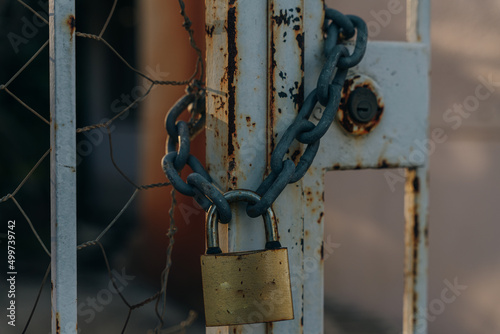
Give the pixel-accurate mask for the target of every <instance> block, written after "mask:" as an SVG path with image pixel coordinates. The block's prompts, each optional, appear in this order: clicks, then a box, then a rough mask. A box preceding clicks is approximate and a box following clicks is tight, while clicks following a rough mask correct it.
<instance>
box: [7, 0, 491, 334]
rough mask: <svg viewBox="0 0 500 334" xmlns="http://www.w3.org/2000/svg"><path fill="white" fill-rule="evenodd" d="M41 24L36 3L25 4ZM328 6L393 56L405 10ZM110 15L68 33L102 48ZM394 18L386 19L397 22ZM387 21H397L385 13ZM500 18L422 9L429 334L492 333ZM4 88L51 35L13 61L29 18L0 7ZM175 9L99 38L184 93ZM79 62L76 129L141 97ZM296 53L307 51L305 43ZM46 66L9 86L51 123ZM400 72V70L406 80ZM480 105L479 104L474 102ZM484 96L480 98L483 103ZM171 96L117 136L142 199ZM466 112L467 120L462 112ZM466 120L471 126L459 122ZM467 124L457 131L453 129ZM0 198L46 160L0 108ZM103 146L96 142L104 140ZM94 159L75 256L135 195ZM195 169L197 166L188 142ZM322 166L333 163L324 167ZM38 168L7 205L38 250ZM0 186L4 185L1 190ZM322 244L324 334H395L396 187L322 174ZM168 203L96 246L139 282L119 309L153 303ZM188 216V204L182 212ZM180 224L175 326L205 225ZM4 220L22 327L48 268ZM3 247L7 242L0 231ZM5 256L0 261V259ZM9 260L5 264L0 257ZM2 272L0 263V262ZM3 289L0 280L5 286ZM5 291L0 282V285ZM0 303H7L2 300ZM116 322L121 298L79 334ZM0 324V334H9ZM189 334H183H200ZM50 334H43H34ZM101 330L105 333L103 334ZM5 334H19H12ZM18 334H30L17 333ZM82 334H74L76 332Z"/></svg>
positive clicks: (96, 276)
mask: <svg viewBox="0 0 500 334" xmlns="http://www.w3.org/2000/svg"><path fill="white" fill-rule="evenodd" d="M27 3H28V4H29V5H31V6H33V7H34V8H36V10H40V11H42V12H43V11H45V13H46V2H37V1H34V0H33V1H27ZM327 5H328V6H330V7H333V8H336V9H339V10H340V11H342V12H344V13H349V14H356V15H359V16H362V17H363V18H364V19H365V20H366V21H367V23H368V24H369V27H371V30H370V33H371V35H370V38H371V39H372V40H400V41H402V40H404V39H405V13H406V6H405V3H404V1H402V0H401V1H398V0H372V1H361V0H335V1H330V0H328V1H327ZM111 6H112V2H111V1H109V2H102V1H97V0H87V1H83V2H82V1H80V2H78V7H77V30H78V31H86V32H91V33H96V34H97V33H98V32H99V31H100V29H101V27H102V25H103V24H104V21H105V19H106V16H107V14H108V12H109V10H110V9H111ZM186 6H187V11H188V14H189V15H190V17H191V20H192V21H193V24H194V25H193V27H194V29H195V31H196V39H197V42H198V44H199V45H201V46H203V45H204V41H203V36H204V23H203V1H186ZM393 6H396V7H393ZM389 8H401V10H400V11H399V10H398V13H396V14H394V13H390V12H389V13H390V14H389V15H387V13H388V9H389ZM499 13H500V3H499V2H498V1H494V0H483V1H481V2H478V1H465V0H455V1H452V0H442V1H433V2H432V87H431V88H432V94H431V97H432V100H431V110H430V126H431V130H432V129H434V128H442V129H444V130H445V133H446V138H447V140H446V141H445V142H444V143H442V144H437V145H436V146H435V149H434V150H433V152H432V155H431V158H430V159H431V167H430V168H431V169H430V182H431V185H430V196H431V197H430V198H431V202H430V260H429V261H430V262H429V305H430V311H429V316H428V320H429V333H431V334H440V333H457V334H462V333H463V334H468V333H477V334H483V333H484V334H492V333H500V298H499V297H500V284H498V283H499V280H500V261H499V260H498V254H499V253H500V243H499V242H498V241H497V240H498V237H499V236H500V226H499V225H497V223H498V218H497V217H498V210H499V209H498V205H497V201H498V199H499V198H500V196H499V195H500V190H498V189H499V187H498V184H499V183H500V177H499V176H498V175H497V170H498V169H497V168H499V165H500V159H499V158H498V156H500V154H499V153H500V145H499V141H498V134H497V133H498V130H499V127H500V92H499V90H500V43H499V41H500V29H499V23H498V14H499ZM0 17H1V20H0V46H1V47H0V83H5V82H6V81H7V80H8V79H9V78H10V77H11V76H12V75H13V74H14V73H15V71H16V70H17V69H18V68H20V67H21V66H22V65H23V64H24V62H25V61H26V60H27V59H29V57H31V55H32V54H33V53H34V52H35V51H36V50H37V49H38V48H39V47H40V46H41V44H43V42H44V41H45V40H46V36H47V34H48V29H47V28H46V27H45V28H40V29H39V30H40V31H39V33H37V34H36V35H35V36H34V37H32V38H30V40H29V43H26V44H22V45H20V46H19V48H18V50H16V49H15V48H13V47H12V44H11V43H10V41H9V39H8V38H7V35H8V33H9V32H15V33H17V34H21V29H22V27H23V21H22V19H23V17H28V18H29V19H31V17H32V15H31V14H29V12H26V9H25V8H24V7H22V6H20V5H19V3H17V2H15V1H6V0H4V1H1V2H0ZM181 24H182V18H181V16H180V15H179V14H178V4H177V2H176V1H168V2H165V1H159V0H155V1H153V0H151V1H135V2H134V1H132V0H123V1H119V2H118V5H117V8H116V11H115V14H114V16H113V19H112V20H111V22H110V25H109V28H108V30H107V32H106V34H105V35H104V37H105V38H106V39H107V40H108V41H109V42H110V44H111V45H113V47H115V48H116V49H117V50H118V51H119V52H120V53H121V54H122V55H123V56H124V57H125V58H126V59H127V60H128V61H129V62H131V63H132V64H133V65H134V66H137V67H138V68H139V69H141V70H142V71H146V72H148V73H150V74H152V75H156V76H157V77H158V78H159V79H161V80H171V79H172V80H178V79H183V78H186V77H188V76H189V75H190V74H191V73H192V70H193V69H194V64H195V60H196V58H195V54H194V52H193V51H192V49H190V47H189V44H188V40H187V35H186V33H185V32H184V30H183V29H182V26H181ZM77 41H78V44H77V45H78V46H77V50H78V51H77V71H78V72H77V74H78V85H77V87H78V105H77V112H78V117H79V118H78V123H79V124H78V126H85V125H89V124H93V123H97V122H99V121H100V120H102V119H103V118H110V117H112V116H114V115H115V114H116V112H117V111H119V110H121V109H120V108H124V107H125V106H126V105H128V104H129V103H130V102H129V101H130V98H133V97H134V96H138V94H140V93H141V92H143V91H144V88H143V87H144V82H143V80H142V79H140V78H139V77H137V76H135V75H134V74H133V73H132V72H130V71H128V70H127V69H126V67H124V66H123V64H122V63H120V62H119V61H117V59H116V57H115V56H114V55H113V54H112V53H110V52H109V50H108V49H107V48H105V47H103V46H102V45H100V44H98V43H97V42H96V41H93V40H87V39H82V38H79V39H78V40H77ZM306 47H307V41H306ZM47 57H48V52H47V50H45V51H44V52H43V53H42V54H41V55H40V57H39V58H38V59H37V60H36V62H34V63H33V64H32V65H30V67H29V69H28V70H29V72H28V71H27V72H26V74H23V75H22V76H20V77H19V78H18V79H17V80H16V81H15V82H14V84H13V86H12V90H13V91H15V92H16V93H17V94H18V95H19V96H20V97H21V98H22V99H23V100H25V101H26V102H27V103H28V104H29V105H30V106H32V107H33V108H35V109H36V110H37V111H38V112H40V114H41V115H43V116H44V117H47V118H48V114H49V111H48V110H49V109H48V60H47ZM409 66H410V65H409ZM479 86H481V87H483V88H481V92H483V93H484V92H486V91H489V92H490V93H491V94H489V96H488V97H487V98H484V99H481V100H479V103H478V104H477V105H472V104H471V101H473V99H472V98H471V97H474V96H476V95H477V87H479ZM485 89H486V90H485ZM182 90H183V88H182V87H177V88H172V87H161V86H159V87H157V88H155V89H154V90H153V91H152V92H151V94H150V95H149V96H148V98H147V99H146V100H144V101H143V102H141V103H140V104H139V106H138V107H134V108H132V109H131V110H130V113H128V114H127V117H124V118H123V119H120V120H119V122H118V123H116V130H114V131H113V143H114V156H115V160H116V162H117V163H118V164H119V165H120V167H121V168H122V169H123V171H124V172H125V173H126V174H127V175H128V176H129V177H130V178H131V179H132V180H134V182H137V183H138V184H143V183H154V182H164V181H165V180H166V179H165V177H164V175H163V173H162V171H161V169H160V159H161V157H162V155H163V153H164V144H165V138H166V134H165V129H164V125H163V119H164V117H165V114H166V112H167V110H168V109H169V107H170V106H171V105H172V103H173V102H174V101H176V100H177V99H178V98H179V97H180V96H181V95H182ZM461 106H463V108H467V109H466V113H464V112H463V111H462V114H460V108H461ZM467 110H468V111H467ZM464 115H465V116H464ZM0 130H1V131H0V136H1V137H0V138H1V140H0V148H1V150H0V154H1V158H0V175H2V182H1V183H0V187H1V191H0V196H3V195H4V194H6V193H8V192H11V191H12V189H14V188H15V187H16V185H17V184H18V183H19V181H20V180H21V179H22V178H23V177H24V175H26V173H27V171H29V169H30V168H31V166H32V165H33V163H34V162H36V160H37V159H38V158H39V157H40V156H41V155H42V154H43V152H44V151H45V150H46V149H47V146H48V126H46V125H45V124H43V122H41V121H40V120H39V119H37V118H36V117H34V116H33V115H32V114H30V113H29V112H28V111H27V110H25V109H24V108H23V107H22V106H20V105H19V104H18V103H17V102H15V101H14V100H12V98H11V97H9V96H7V95H6V94H4V93H3V92H0ZM101 134H102V133H101ZM78 140H79V142H82V141H87V142H91V143H92V150H91V152H89V153H88V154H87V153H85V152H87V151H82V152H80V153H81V154H80V155H81V156H82V159H81V163H80V164H79V166H78V168H79V173H78V177H79V179H78V187H79V188H78V196H79V212H78V219H79V241H80V242H83V241H86V240H89V239H92V238H94V237H95V236H96V235H97V234H98V233H99V232H100V231H101V230H102V228H104V227H105V226H106V225H107V223H108V222H109V221H110V220H111V219H112V218H113V217H114V216H115V215H116V213H117V212H118V211H119V210H120V209H121V208H122V207H123V205H124V204H125V202H126V201H127V200H128V199H129V197H130V195H131V193H132V191H133V187H132V186H131V185H130V184H129V183H127V182H125V181H124V180H123V178H122V177H121V176H120V175H119V173H118V172H117V171H116V170H115V169H114V167H113V165H112V163H111V162H110V159H109V146H108V142H107V138H106V136H103V135H98V132H92V133H89V134H80V135H79V137H78ZM192 147H193V148H192V150H194V154H195V155H197V156H198V157H202V156H203V152H204V144H203V141H202V138H198V139H197V141H196V142H194V143H193V145H192ZM333 153H334V152H332V154H333ZM48 167H49V165H48V162H47V161H46V162H45V163H44V164H42V165H41V167H40V168H41V169H40V170H39V171H38V172H37V173H36V174H35V175H34V176H33V177H32V178H31V179H30V182H28V183H27V184H26V187H27V188H23V191H22V192H20V194H19V195H18V196H17V199H18V201H19V202H20V203H21V204H23V205H24V206H25V209H26V211H27V212H28V214H29V215H30V216H31V218H32V220H33V221H34V224H35V225H36V226H37V229H39V232H40V234H41V236H42V239H43V240H45V241H46V242H48V241H49V239H50V233H49V211H48V210H49V193H48V189H49V188H48V187H49V181H48ZM5 176H6V177H5ZM325 182H326V184H327V191H326V194H325V200H326V203H325V208H326V220H325V238H328V239H329V240H331V241H332V242H335V243H337V244H339V247H338V248H337V249H336V250H335V252H334V253H333V254H332V255H331V256H330V257H329V258H328V259H327V260H326V261H325V266H326V280H325V325H326V327H325V332H326V333H339V334H341V333H342V334H343V333H400V331H401V318H402V293H403V253H404V239H403V232H404V217H403V183H402V182H401V183H397V184H395V185H394V187H391V186H390V185H389V184H388V183H387V181H386V178H385V175H384V171H383V170H369V171H341V172H331V173H329V174H327V177H326V180H325ZM169 196H170V195H169V189H158V190H151V191H147V192H141V193H140V194H139V196H138V198H137V199H136V201H135V202H134V204H133V205H132V206H131V207H130V208H129V209H128V210H127V211H126V214H124V215H123V216H122V217H121V218H120V220H119V225H117V227H116V228H114V229H113V230H112V233H110V234H108V235H107V236H106V238H105V239H104V240H103V243H104V244H105V245H106V247H107V249H108V251H109V254H108V255H109V257H110V261H111V264H112V267H113V268H118V269H120V268H126V270H127V273H130V275H133V276H134V277H135V279H134V281H133V284H131V285H130V287H127V288H126V290H125V292H126V294H127V295H128V296H129V297H130V298H132V299H133V300H135V301H139V300H141V299H143V298H145V297H147V296H149V295H151V294H152V293H154V292H155V291H156V289H157V288H158V287H159V275H160V272H161V270H162V266H164V264H165V249H166V246H167V244H168V241H167V238H166V236H165V233H166V231H167V228H168V206H169V203H170V202H169ZM178 200H179V201H180V203H186V205H188V206H189V207H191V208H192V207H193V205H192V200H190V199H186V198H185V197H183V196H182V195H180V196H178ZM191 213H192V214H191V215H188V217H186V213H185V212H179V211H177V213H176V217H177V225H178V228H179V231H178V234H177V235H176V245H175V248H174V266H173V267H172V272H171V280H170V281H169V284H171V285H169V291H170V292H171V296H170V300H171V304H172V305H171V306H170V307H169V310H170V311H169V312H172V313H170V314H169V316H170V320H169V321H171V323H172V324H174V323H177V322H178V321H180V320H181V319H184V318H185V317H186V314H187V311H188V310H189V309H191V308H194V309H197V310H200V308H201V299H200V297H201V295H200V293H201V288H200V285H199V282H200V281H199V262H198V254H200V253H201V252H203V237H202V231H201V229H202V224H203V214H202V213H201V212H197V211H193V212H191ZM0 219H1V220H2V221H5V220H7V219H16V220H18V221H19V222H20V223H21V224H18V226H19V230H18V231H19V234H20V235H22V236H23V237H22V238H20V239H18V240H19V243H20V245H19V246H18V247H19V250H20V254H19V258H18V260H17V261H18V264H19V266H20V270H19V271H20V272H24V273H26V275H22V276H21V277H20V278H19V283H18V284H19V287H20V288H19V296H18V298H19V300H20V301H21V304H22V310H21V313H20V319H21V320H26V319H27V315H28V313H29V310H30V307H31V305H32V304H33V298H34V296H35V295H36V291H37V289H38V285H39V283H40V280H41V277H42V276H43V273H44V272H45V268H46V265H48V261H49V260H48V258H47V257H46V256H45V257H44V254H43V251H41V249H40V247H39V246H37V243H36V239H34V237H33V236H32V235H31V234H30V233H31V232H30V231H29V228H28V227H27V226H26V224H24V218H23V217H22V215H21V214H20V213H19V211H18V210H17V208H16V207H15V206H14V205H13V204H12V203H10V202H9V203H7V202H6V203H2V204H1V206H0ZM0 233H3V231H0ZM3 247H4V244H1V245H0V248H1V249H2V252H3ZM3 253H4V254H5V252H3ZM2 256H3V255H2ZM3 274H4V273H3V272H2V273H0V275H3ZM2 277H3V276H0V278H2ZM79 279H80V285H79V299H81V300H85V299H86V298H87V297H89V296H90V297H91V296H94V295H95V294H96V292H98V291H99V289H100V288H101V287H102V286H105V285H106V284H108V277H107V273H106V271H105V268H104V264H103V261H102V258H101V257H100V253H99V250H98V249H89V250H85V251H83V252H79ZM455 282H458V284H459V285H460V286H461V288H462V290H460V291H459V293H460V294H459V295H457V296H456V299H455V300H454V301H453V302H450V303H446V304H445V307H444V309H441V308H438V306H439V305H441V304H443V303H440V302H439V301H440V300H441V299H442V292H443V290H444V289H445V288H447V286H448V285H449V284H452V285H453V284H454V283H455ZM49 291H50V289H45V290H44V292H43V294H42V299H41V301H40V303H41V305H43V306H44V307H42V308H39V309H38V310H37V313H36V315H35V318H34V320H33V321H34V324H35V325H36V326H33V327H32V328H31V333H41V332H43V333H45V332H48V319H49V317H50V309H49V308H48V307H47V305H49V304H48V303H50V301H49ZM1 298H2V299H0V302H1V303H2V305H3V303H4V302H5V301H6V298H5V296H3V295H2V297H1ZM138 312H140V316H134V317H133V318H132V320H131V324H130V326H131V327H132V328H131V330H134V329H135V330H143V329H144V328H151V327H154V324H155V317H154V309H153V308H151V307H149V308H148V307H146V308H144V309H141V310H140V311H138ZM126 313H127V309H126V308H124V306H123V303H122V302H121V301H120V300H119V298H115V299H114V300H113V302H112V303H110V304H109V305H107V306H106V308H105V309H104V310H103V312H98V313H97V314H96V317H95V320H92V321H91V322H89V323H87V322H86V321H85V320H87V319H88V318H87V317H83V319H82V321H81V324H82V328H83V329H84V330H85V331H93V332H95V333H109V332H114V331H115V329H116V328H121V325H122V323H123V321H124V318H125V316H126ZM4 326H5V323H4V322H2V323H0V332H2V333H4V332H5V333H10V332H8V331H6V330H7V329H5V327H4ZM202 327H203V326H202V325H200V324H198V325H197V326H196V327H194V328H192V329H191V330H190V331H188V332H192V333H202V332H203V329H202ZM45 329H47V330H45ZM111 330H113V331H111ZM16 333H17V332H16ZM28 333H30V331H28ZM84 333H85V332H84Z"/></svg>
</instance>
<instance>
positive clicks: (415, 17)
mask: <svg viewBox="0 0 500 334" xmlns="http://www.w3.org/2000/svg"><path fill="white" fill-rule="evenodd" d="M406 10H407V15H406V39H407V40H408V42H414V43H415V42H420V43H424V44H426V45H427V46H428V47H430V44H431V28H430V27H431V25H430V22H431V4H430V0H407V6H406Z"/></svg>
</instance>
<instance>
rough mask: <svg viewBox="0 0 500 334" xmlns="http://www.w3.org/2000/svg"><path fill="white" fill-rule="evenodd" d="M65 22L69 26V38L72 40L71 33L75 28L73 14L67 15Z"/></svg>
mask: <svg viewBox="0 0 500 334" xmlns="http://www.w3.org/2000/svg"><path fill="white" fill-rule="evenodd" d="M66 24H67V25H68V27H69V33H70V35H71V40H73V34H74V33H75V30H76V19H75V16H74V15H70V16H68V18H67V19H66Z"/></svg>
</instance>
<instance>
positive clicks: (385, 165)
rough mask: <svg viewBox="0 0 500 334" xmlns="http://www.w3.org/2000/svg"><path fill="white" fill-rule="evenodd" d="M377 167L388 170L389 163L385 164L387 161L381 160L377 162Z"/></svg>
mask: <svg viewBox="0 0 500 334" xmlns="http://www.w3.org/2000/svg"><path fill="white" fill-rule="evenodd" d="M378 167H380V168H388V167H389V163H388V162H387V160H385V159H382V161H380V162H379V164H378Z"/></svg>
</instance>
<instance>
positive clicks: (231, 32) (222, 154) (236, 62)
mask: <svg viewBox="0 0 500 334" xmlns="http://www.w3.org/2000/svg"><path fill="white" fill-rule="evenodd" d="M205 4H206V41H207V131H206V141H207V158H206V160H207V167H208V170H209V172H210V174H211V176H212V178H213V179H214V181H215V183H216V184H217V185H218V186H219V187H220V189H221V190H223V191H225V190H229V189H236V188H246V189H251V190H255V189H256V187H257V186H258V184H260V183H261V182H262V178H263V175H264V171H265V169H266V165H267V163H266V126H267V105H268V103H267V98H268V94H267V8H268V7H267V1H265V0H255V1H241V0H230V1H225V2H221V1H217V0H206V3H205ZM245 205H246V204H240V205H236V206H235V209H233V217H234V218H233V221H232V222H231V227H230V230H229V231H228V229H227V226H221V231H220V233H221V248H222V249H223V250H225V251H227V250H229V251H241V250H252V249H259V248H261V247H262V245H264V244H265V233H264V227H263V224H261V223H257V221H258V222H260V220H261V218H257V219H256V220H255V221H253V220H252V219H250V218H249V217H248V216H247V214H246V212H245V209H244V208H245ZM280 227H281V226H280ZM224 244H226V245H224ZM265 331H266V325H265V324H252V325H242V326H229V327H210V328H208V329H207V333H229V332H230V333H240V332H252V333H256V334H257V333H265Z"/></svg>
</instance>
